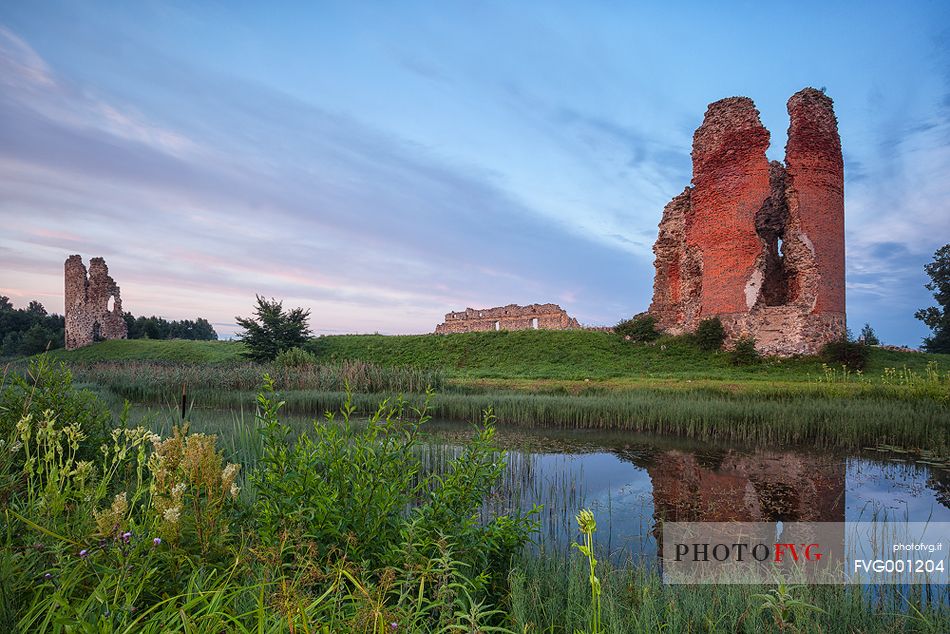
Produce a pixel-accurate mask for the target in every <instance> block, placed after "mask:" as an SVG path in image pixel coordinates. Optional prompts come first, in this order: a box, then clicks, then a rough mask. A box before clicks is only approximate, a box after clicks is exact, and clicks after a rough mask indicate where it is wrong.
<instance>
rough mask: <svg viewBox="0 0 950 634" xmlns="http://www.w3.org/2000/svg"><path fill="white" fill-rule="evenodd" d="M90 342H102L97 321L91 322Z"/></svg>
mask: <svg viewBox="0 0 950 634" xmlns="http://www.w3.org/2000/svg"><path fill="white" fill-rule="evenodd" d="M92 340H93V341H94V342H95V341H102V333H101V332H99V322H98V321H96V322H93V324H92Z"/></svg>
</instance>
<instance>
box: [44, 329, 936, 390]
mask: <svg viewBox="0 0 950 634" xmlns="http://www.w3.org/2000/svg"><path fill="white" fill-rule="evenodd" d="M307 347H308V348H309V349H310V350H311V351H312V352H314V353H315V354H316V355H317V357H318V358H319V360H320V361H321V362H335V361H344V360H358V361H364V362H367V363H372V364H376V365H381V366H414V367H422V368H434V369H439V370H442V371H444V372H445V373H446V374H447V376H449V377H454V378H458V379H491V378H493V379H559V380H574V381H583V380H584V379H590V380H607V379H623V378H626V379H637V380H650V379H690V380H702V379H706V380H716V381H741V382H745V381H773V382H774V381H814V380H816V378H817V377H818V376H820V375H821V374H822V372H823V370H822V367H821V361H820V360H818V359H817V358H815V357H803V358H794V359H768V360H766V361H765V362H763V363H761V364H758V365H755V366H749V367H735V366H733V365H731V364H730V362H729V358H728V356H727V355H726V354H723V353H714V352H702V351H700V350H698V349H697V348H696V347H695V346H693V345H691V344H690V343H688V342H687V341H685V340H683V339H681V338H671V337H666V338H662V339H660V340H658V341H656V342H653V343H649V344H643V343H631V342H627V341H624V340H622V339H621V338H619V337H617V336H616V335H614V334H613V333H609V332H596V331H585V330H574V331H514V332H506V331H502V332H474V333H463V334H453V335H397V336H385V335H334V336H324V337H316V338H314V339H313V340H312V341H311V342H310V343H309V344H308V346H307ZM243 349H244V348H243V344H241V343H240V342H236V341H182V340H168V341H157V340H148V339H134V340H116V341H104V342H101V343H97V344H95V345H93V346H88V347H86V348H80V349H78V350H72V351H65V350H57V351H54V352H53V353H52V354H53V355H54V356H56V357H57V358H59V359H62V360H64V361H67V362H70V363H89V362H99V361H131V360H135V361H162V362H177V363H208V364H227V363H240V362H243V361H244V358H243V357H242V356H241V352H242V351H243ZM929 362H935V363H936V364H937V368H938V371H940V372H947V371H950V355H936V354H924V353H910V352H895V351H890V350H879V349H875V350H872V352H871V358H870V361H869V365H868V368H867V370H866V372H865V374H866V375H868V376H879V375H881V374H882V373H883V371H884V368H902V367H907V368H909V369H912V370H923V369H924V368H925V367H926V365H927V364H928V363H929Z"/></svg>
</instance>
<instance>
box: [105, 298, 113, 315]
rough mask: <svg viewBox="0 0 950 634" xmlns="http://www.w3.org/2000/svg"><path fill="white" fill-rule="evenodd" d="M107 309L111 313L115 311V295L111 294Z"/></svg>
mask: <svg viewBox="0 0 950 634" xmlns="http://www.w3.org/2000/svg"><path fill="white" fill-rule="evenodd" d="M106 310H108V311H109V312H110V313H111V312H114V311H115V295H109V301H108V302H107V303H106Z"/></svg>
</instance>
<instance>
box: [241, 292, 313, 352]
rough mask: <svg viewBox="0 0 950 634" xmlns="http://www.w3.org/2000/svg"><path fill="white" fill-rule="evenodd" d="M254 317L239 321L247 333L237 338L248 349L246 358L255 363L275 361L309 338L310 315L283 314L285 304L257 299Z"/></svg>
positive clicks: (302, 312)
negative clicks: (279, 355) (284, 352)
mask: <svg viewBox="0 0 950 634" xmlns="http://www.w3.org/2000/svg"><path fill="white" fill-rule="evenodd" d="M254 314H255V315H256V316H255V317H236V318H235V319H236V320H237V323H238V325H239V326H241V327H242V328H243V329H244V330H243V331H242V332H240V333H238V337H240V338H241V340H242V341H243V342H244V345H245V346H246V347H247V352H245V353H244V354H245V356H248V357H250V358H251V359H254V360H255V361H273V360H274V359H276V358H277V355H278V354H280V353H281V352H283V351H284V350H289V349H291V348H300V347H302V346H303V345H304V344H305V343H307V338H308V337H309V336H310V325H309V321H310V311H309V310H304V309H303V308H294V309H293V310H288V311H285V310H284V305H283V302H279V301H277V300H276V299H273V298H272V299H271V300H270V301H267V300H266V299H264V298H263V297H261V296H260V295H258V296H257V308H255V309H254Z"/></svg>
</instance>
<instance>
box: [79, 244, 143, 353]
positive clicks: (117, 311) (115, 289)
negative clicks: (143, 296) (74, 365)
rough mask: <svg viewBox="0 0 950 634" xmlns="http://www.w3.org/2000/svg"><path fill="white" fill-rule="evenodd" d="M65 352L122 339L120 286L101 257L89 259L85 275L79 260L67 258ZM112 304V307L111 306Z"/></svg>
mask: <svg viewBox="0 0 950 634" xmlns="http://www.w3.org/2000/svg"><path fill="white" fill-rule="evenodd" d="M65 269H66V349H67V350H72V349H74V348H82V347H83V346H88V345H90V344H92V343H95V342H96V341H102V340H105V339H125V338H126V337H127V336H128V330H127V327H126V325H125V320H124V319H123V317H122V297H121V296H120V295H119V286H118V285H117V284H116V283H115V280H113V279H112V277H111V276H110V275H109V267H108V266H106V261H105V260H104V259H102V258H92V259H91V260H89V271H88V275H87V271H86V266H85V265H84V264H83V263H82V257H81V256H78V255H71V256H69V257H68V258H67V259H66V266H65ZM110 304H111V306H110Z"/></svg>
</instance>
